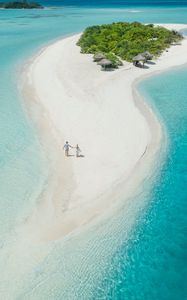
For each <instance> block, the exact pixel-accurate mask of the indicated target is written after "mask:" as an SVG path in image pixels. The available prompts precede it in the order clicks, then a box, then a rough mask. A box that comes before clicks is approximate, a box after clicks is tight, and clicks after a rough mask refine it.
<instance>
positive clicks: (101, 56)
mask: <svg viewBox="0 0 187 300" xmlns="http://www.w3.org/2000/svg"><path fill="white" fill-rule="evenodd" d="M104 58H106V56H105V55H104V54H103V53H102V52H99V53H95V54H94V56H93V60H94V61H96V62H99V61H100V60H102V59H104Z"/></svg>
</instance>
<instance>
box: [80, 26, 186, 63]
mask: <svg viewBox="0 0 187 300" xmlns="http://www.w3.org/2000/svg"><path fill="white" fill-rule="evenodd" d="M182 39H183V36H182V35H181V34H180V33H179V32H177V31H175V30H168V29H166V28H164V27H162V26H155V25H153V24H148V25H144V24H141V23H139V22H133V23H127V22H119V23H113V24H108V25H100V26H99V25H98V26H91V27H88V28H87V29H86V30H85V31H84V33H83V34H82V36H81V38H80V39H79V41H78V43H77V45H78V46H80V47H81V52H82V53H90V54H94V61H96V62H98V63H99V61H100V59H101V60H102V59H104V61H103V63H104V66H105V65H106V66H107V65H108V66H109V67H111V66H112V67H114V68H117V67H118V66H120V65H121V64H122V61H121V60H125V61H128V62H134V63H135V65H137V66H138V62H139V61H142V62H143V64H144V62H146V60H150V59H152V58H153V57H159V56H160V55H161V54H162V52H163V51H164V50H166V49H167V48H169V47H170V46H171V45H173V44H177V43H180V41H181V40H182ZM144 58H145V59H144Z"/></svg>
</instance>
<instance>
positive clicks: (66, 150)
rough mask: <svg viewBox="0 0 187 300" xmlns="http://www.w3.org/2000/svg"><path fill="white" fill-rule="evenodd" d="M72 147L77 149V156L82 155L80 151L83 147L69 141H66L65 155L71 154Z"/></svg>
mask: <svg viewBox="0 0 187 300" xmlns="http://www.w3.org/2000/svg"><path fill="white" fill-rule="evenodd" d="M70 148H72V149H76V157H80V152H81V149H80V148H79V145H78V144H77V145H76V147H72V146H71V145H70V144H69V143H68V141H66V143H65V145H64V147H63V149H64V151H65V156H69V149H70Z"/></svg>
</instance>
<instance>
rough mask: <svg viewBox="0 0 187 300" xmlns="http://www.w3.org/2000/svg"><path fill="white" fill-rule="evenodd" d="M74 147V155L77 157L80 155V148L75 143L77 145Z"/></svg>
mask: <svg viewBox="0 0 187 300" xmlns="http://www.w3.org/2000/svg"><path fill="white" fill-rule="evenodd" d="M75 149H76V157H79V156H80V152H81V149H80V148H79V145H78V144H77V146H76V147H75Z"/></svg>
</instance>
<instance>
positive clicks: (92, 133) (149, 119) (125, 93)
mask: <svg viewBox="0 0 187 300" xmlns="http://www.w3.org/2000/svg"><path fill="white" fill-rule="evenodd" d="M164 26H166V27H167V28H169V29H176V30H179V29H183V28H186V27H187V25H177V24H167V25H166V24H165V25H164ZM79 36H80V35H76V36H72V37H68V38H65V39H63V40H59V41H57V42H56V43H54V44H52V45H50V46H49V47H47V48H45V49H43V51H41V52H40V54H39V55H38V56H36V57H35V58H34V59H33V60H32V61H31V63H30V64H29V66H27V68H26V70H25V71H24V74H23V85H22V92H23V96H24V102H25V105H26V108H27V111H28V113H29V115H30V116H31V119H32V121H34V123H35V126H36V127H37V128H38V132H39V137H40V141H41V145H42V147H43V149H44V151H45V152H46V156H47V159H48V162H49V176H48V180H47V183H46V185H45V187H44V189H43V193H42V194H41V195H40V197H39V199H38V200H39V201H38V202H37V203H38V204H37V205H36V207H35V210H34V211H33V212H32V215H31V217H30V218H29V219H28V220H27V222H26V224H25V228H26V230H27V231H30V233H31V234H32V233H33V232H35V234H34V235H35V236H37V237H38V238H39V239H57V238H61V237H64V236H65V235H67V234H69V233H70V232H72V231H74V230H75V229H77V228H80V227H81V226H83V225H84V224H87V223H88V222H90V221H91V220H92V221H93V219H98V218H96V217H99V216H101V215H103V214H106V212H107V211H108V210H110V209H111V208H112V207H113V206H114V205H119V200H118V199H121V197H120V195H123V201H126V203H128V201H130V200H128V199H129V193H131V194H132V193H134V192H135V190H136V188H137V186H138V185H139V184H140V183H141V181H142V180H143V178H145V176H146V174H147V170H148V169H149V170H150V168H151V166H152V162H153V160H154V157H155V155H156V154H157V151H158V150H159V146H160V142H161V139H162V137H163V136H162V130H161V125H160V123H159V122H158V120H157V117H156V116H155V115H154V113H153V112H152V110H151V108H150V107H148V105H147V104H146V103H145V102H143V101H142V99H140V98H139V97H137V96H136V99H135V97H134V95H135V91H134V88H133V86H134V83H135V82H136V81H137V80H140V79H141V78H143V77H144V76H150V75H153V74H154V73H155V72H160V71H164V70H167V69H168V68H171V67H175V66H179V65H182V64H185V63H186V62H187V57H186V53H187V40H186V39H184V40H183V42H182V45H177V46H173V47H171V48H170V49H169V51H168V52H164V53H163V55H162V56H161V57H160V58H159V59H158V60H157V61H156V63H155V64H154V65H151V66H150V67H149V68H148V69H138V68H135V67H134V66H133V65H132V64H130V63H127V62H126V63H124V66H123V67H121V68H120V69H119V70H116V71H114V72H102V71H101V70H100V67H99V66H98V65H97V64H94V63H93V60H92V55H83V54H81V53H80V48H79V47H78V46H76V42H77V40H78V38H79ZM66 140H68V141H69V142H70V144H71V145H73V146H75V145H76V144H79V145H80V148H81V150H82V154H83V155H84V157H80V158H76V157H75V150H74V149H72V150H71V152H70V153H71V154H72V156H70V157H68V158H66V157H64V153H63V149H62V147H63V144H64V142H65V141H66ZM120 205H122V204H120ZM36 232H37V234H36Z"/></svg>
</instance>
